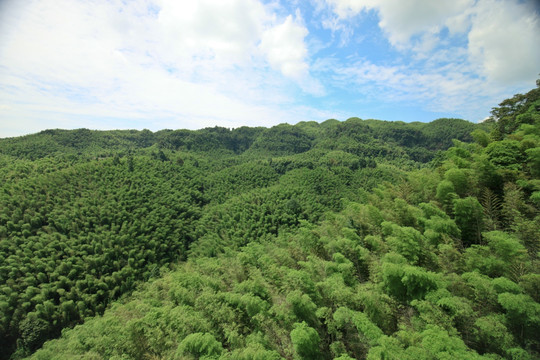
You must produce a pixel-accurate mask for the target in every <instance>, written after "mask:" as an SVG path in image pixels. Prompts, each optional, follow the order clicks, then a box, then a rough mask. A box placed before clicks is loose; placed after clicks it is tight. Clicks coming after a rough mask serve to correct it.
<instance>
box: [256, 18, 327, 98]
mask: <svg viewBox="0 0 540 360" xmlns="http://www.w3.org/2000/svg"><path fill="white" fill-rule="evenodd" d="M299 17H300V16H299V14H298V13H297V15H296V20H293V17H292V16H291V15H289V16H287V18H286V19H285V21H284V22H283V23H281V24H278V25H276V26H274V27H271V28H269V29H267V30H266V31H265V32H264V33H263V34H262V38H261V43H260V50H261V51H262V52H263V53H264V54H265V56H266V57H267V59H268V62H269V63H270V66H271V67H272V68H274V69H277V70H279V71H280V72H281V73H282V74H283V75H285V76H286V77H289V78H291V79H294V80H296V81H297V82H298V83H299V84H300V86H301V87H302V88H303V89H304V91H306V92H308V93H311V94H317V95H320V94H322V93H323V89H322V85H321V84H320V83H319V82H318V81H317V80H315V79H313V78H312V77H311V75H310V74H309V64H308V63H307V60H308V59H307V58H308V49H307V46H306V44H305V41H304V39H305V37H306V36H307V35H308V30H307V28H306V27H305V26H304V25H302V24H301V23H300V21H299V20H298V18H299Z"/></svg>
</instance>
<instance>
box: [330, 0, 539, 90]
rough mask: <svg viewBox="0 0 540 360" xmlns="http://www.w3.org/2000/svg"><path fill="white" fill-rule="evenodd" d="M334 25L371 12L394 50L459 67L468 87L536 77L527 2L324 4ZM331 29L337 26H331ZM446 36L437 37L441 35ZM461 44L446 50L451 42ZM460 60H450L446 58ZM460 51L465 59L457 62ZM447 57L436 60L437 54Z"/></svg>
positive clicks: (535, 26)
mask: <svg viewBox="0 0 540 360" xmlns="http://www.w3.org/2000/svg"><path fill="white" fill-rule="evenodd" d="M325 1H326V4H327V5H328V6H329V7H330V9H331V11H333V13H334V14H335V16H336V17H337V19H338V20H339V21H342V22H347V21H348V22H352V21H355V20H353V17H355V16H357V15H359V14H360V13H362V12H367V11H376V12H377V14H378V16H379V24H378V25H379V27H380V28H381V30H382V31H383V33H384V34H385V36H386V37H387V39H388V41H389V43H390V44H391V45H392V46H394V47H395V48H396V49H397V50H400V51H403V52H404V53H407V52H408V51H412V53H413V54H415V56H416V58H415V60H426V59H428V61H431V62H432V63H433V61H432V60H429V58H433V57H435V58H438V59H440V60H441V61H442V64H445V63H452V62H454V63H455V64H460V66H462V68H461V72H462V73H465V74H469V75H470V76H471V81H472V80H474V78H477V77H480V78H482V79H483V80H485V81H487V82H489V83H491V86H494V85H493V83H494V82H497V83H499V84H502V85H505V86H506V85H517V84H523V83H524V82H529V81H530V80H531V79H534V78H535V77H537V76H538V73H539V72H540V65H539V64H540V41H539V37H538V35H539V34H540V18H539V13H538V11H537V9H535V8H534V6H533V4H531V2H527V1H525V2H523V1H518V0H456V1H424V0H325ZM334 27H335V28H336V29H338V28H339V26H338V25H334ZM445 29H446V30H448V34H443V32H442V30H445ZM455 36H465V39H466V40H467V43H464V44H462V45H452V37H455ZM452 47H453V49H452V52H453V53H455V54H460V56H458V57H456V56H454V55H453V54H452V53H449V52H448V48H452ZM463 49H466V52H467V54H468V56H467V61H466V62H463V60H462V58H461V55H462V54H463ZM442 53H444V54H447V55H448V56H449V57H448V58H446V59H442V56H441V54H442Z"/></svg>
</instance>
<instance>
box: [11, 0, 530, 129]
mask: <svg viewBox="0 0 540 360" xmlns="http://www.w3.org/2000/svg"><path fill="white" fill-rule="evenodd" d="M539 14H540V5H539V1H534V0H531V1H518V0H448V1H435V0H296V1H295V0H288V1H284V0H84V1H83V0H22V1H21V0H0V137H12V136H19V135H24V134H29V133H35V132H39V131H41V130H44V129H52V128H62V129H76V128H89V129H103V130H107V129H145V128H146V129H150V130H152V131H157V130H160V129H200V128H205V127H213V126H222V127H227V128H236V127H239V126H266V127H270V126H273V125H277V124H279V123H285V122H286V123H289V124H295V123H298V122H300V121H317V122H321V121H324V120H327V119H330V118H334V119H338V120H346V119H347V118H349V117H359V118H362V119H381V120H391V121H405V122H411V121H423V122H427V121H432V120H435V119H438V118H442V117H453V118H462V119H466V120H469V121H473V122H478V121H482V120H483V119H485V118H486V117H487V116H489V112H490V110H491V108H492V107H493V106H496V105H497V104H498V103H500V102H501V101H502V100H504V99H506V98H508V97H511V96H512V95H514V94H516V93H523V92H526V91H528V90H530V89H532V88H534V87H535V81H536V79H538V78H539V77H540V75H539V74H540V15H539Z"/></svg>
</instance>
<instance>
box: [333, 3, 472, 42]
mask: <svg viewBox="0 0 540 360" xmlns="http://www.w3.org/2000/svg"><path fill="white" fill-rule="evenodd" d="M473 1H474V0H454V1H425V0H406V1H404V0H363V1H359V0H326V2H327V3H328V4H329V5H330V7H331V8H332V9H333V11H334V13H335V14H336V15H337V16H338V17H339V18H340V19H348V18H351V17H353V16H356V15H358V14H359V13H361V12H363V11H370V10H373V11H377V12H378V13H379V19H380V21H379V26H380V28H381V29H382V30H383V31H384V32H385V33H386V35H387V37H388V40H389V41H390V43H391V44H392V45H393V46H395V47H397V48H399V49H404V48H407V46H408V45H409V41H410V39H411V37H413V36H414V35H418V34H422V33H424V32H431V33H437V32H439V31H440V29H441V27H443V26H444V24H445V22H447V21H452V20H453V18H454V17H456V16H459V15H460V14H461V13H463V12H464V11H465V10H466V9H467V8H469V7H470V6H471V5H472V3H473ZM454 23H456V25H454V26H453V29H458V28H459V27H458V26H457V20H454ZM430 41H431V39H430Z"/></svg>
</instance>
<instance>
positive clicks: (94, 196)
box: [0, 84, 540, 360]
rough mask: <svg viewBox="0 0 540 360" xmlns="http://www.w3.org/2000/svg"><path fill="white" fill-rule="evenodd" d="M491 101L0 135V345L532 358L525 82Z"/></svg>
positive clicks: (537, 141) (62, 355)
mask: <svg viewBox="0 0 540 360" xmlns="http://www.w3.org/2000/svg"><path fill="white" fill-rule="evenodd" d="M538 85H539V86H540V84H538ZM492 114H493V116H492V118H491V119H490V121H487V122H485V123H482V124H472V123H470V122H467V121H464V120H459V119H439V120H436V121H433V122H431V123H410V124H409V123H407V124H406V123H399V122H384V121H378V120H361V119H358V118H351V119H349V120H347V121H344V122H340V121H337V120H327V121H325V122H323V123H320V124H319V123H316V122H304V123H299V124H297V125H294V126H292V125H288V124H281V125H278V126H275V127H272V128H268V129H267V128H248V127H241V128H237V129H233V130H230V129H225V128H218V127H216V128H207V129H203V130H197V131H188V130H162V131H158V132H155V133H153V132H151V131H148V130H143V131H134V130H133V131H120V130H118V131H91V130H87V129H79V130H46V131H43V132H41V133H38V134H33V135H28V136H24V137H20V138H10V139H0V316H1V318H0V348H1V349H2V351H0V358H2V359H10V358H11V359H22V358H26V357H31V358H33V359H246V360H248V359H257V360H259V359H281V358H285V359H340V360H346V359H365V358H367V359H415V360H418V359H537V358H539V357H540V339H539V337H538V334H540V304H539V302H540V261H539V258H538V256H539V254H540V236H539V235H540V231H539V229H540V215H539V211H538V210H539V207H540V87H537V88H535V89H533V90H531V91H530V92H529V93H527V94H520V95H516V96H515V97H513V98H511V99H508V100H505V101H504V102H502V103H501V104H500V105H499V106H498V107H495V108H494V109H493V112H492ZM55 338H57V339H55ZM51 339H54V340H51ZM47 340H50V341H48V342H46V341H47ZM45 342H46V343H45Z"/></svg>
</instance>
